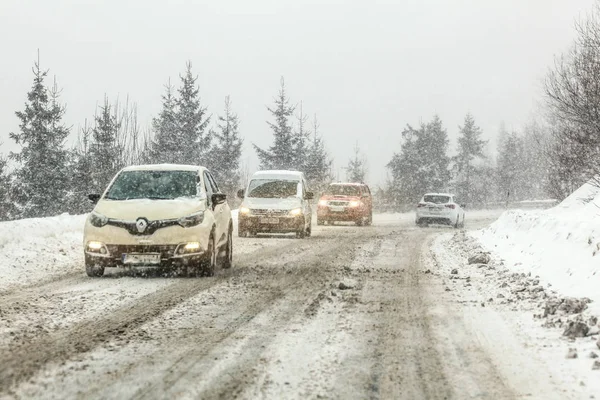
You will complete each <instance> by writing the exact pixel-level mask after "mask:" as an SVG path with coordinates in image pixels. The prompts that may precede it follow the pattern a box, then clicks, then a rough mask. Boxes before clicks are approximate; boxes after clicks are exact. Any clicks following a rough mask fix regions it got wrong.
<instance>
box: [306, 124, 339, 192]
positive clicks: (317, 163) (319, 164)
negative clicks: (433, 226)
mask: <svg viewBox="0 0 600 400" xmlns="http://www.w3.org/2000/svg"><path fill="white" fill-rule="evenodd" d="M312 133H313V139H312V143H310V146H309V148H308V156H307V159H306V167H305V169H304V172H305V174H306V179H307V180H308V182H309V184H310V185H311V188H312V189H313V190H316V191H322V190H323V189H325V187H326V186H327V185H328V184H329V183H330V182H331V180H332V176H331V163H332V160H331V158H330V157H329V153H328V152H327V150H326V149H325V143H324V142H323V137H322V136H321V135H320V134H319V122H318V121H317V116H316V115H315V117H314V120H313V132H312Z"/></svg>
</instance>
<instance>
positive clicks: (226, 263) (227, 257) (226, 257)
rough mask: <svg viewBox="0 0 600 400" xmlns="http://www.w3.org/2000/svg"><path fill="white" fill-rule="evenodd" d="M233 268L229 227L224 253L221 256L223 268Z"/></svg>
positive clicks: (230, 230) (230, 229) (231, 229)
mask: <svg viewBox="0 0 600 400" xmlns="http://www.w3.org/2000/svg"><path fill="white" fill-rule="evenodd" d="M232 266H233V227H231V226H230V227H229V233H228V234H227V243H226V244H225V252H224V254H223V268H231V267H232Z"/></svg>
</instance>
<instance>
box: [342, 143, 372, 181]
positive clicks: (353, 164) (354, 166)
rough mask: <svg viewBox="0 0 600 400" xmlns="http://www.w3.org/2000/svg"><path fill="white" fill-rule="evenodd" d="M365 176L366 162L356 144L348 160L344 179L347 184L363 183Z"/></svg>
mask: <svg viewBox="0 0 600 400" xmlns="http://www.w3.org/2000/svg"><path fill="white" fill-rule="evenodd" d="M366 175H367V161H366V160H365V157H364V156H363V154H362V153H361V151H360V147H359V146H358V143H356V145H355V146H354V155H353V156H352V158H350V160H348V166H347V167H346V179H347V180H348V182H364V181H365V178H366Z"/></svg>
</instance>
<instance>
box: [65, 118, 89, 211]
mask: <svg viewBox="0 0 600 400" xmlns="http://www.w3.org/2000/svg"><path fill="white" fill-rule="evenodd" d="M91 139H92V129H91V127H89V126H88V125H87V120H86V122H85V124H84V126H83V127H82V128H81V129H80V131H79V135H78V143H77V146H76V147H75V148H74V149H73V150H72V151H71V163H70V169H71V190H70V192H69V197H70V200H69V210H70V212H71V213H73V214H82V213H85V212H88V211H89V210H90V208H91V204H90V202H89V200H88V198H87V195H88V194H90V193H92V192H93V191H94V188H93V186H92V185H93V178H92V168H93V166H92V157H91V154H90V148H91Z"/></svg>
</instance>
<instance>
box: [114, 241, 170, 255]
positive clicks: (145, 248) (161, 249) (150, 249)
mask: <svg viewBox="0 0 600 400" xmlns="http://www.w3.org/2000/svg"><path fill="white" fill-rule="evenodd" d="M106 247H107V249H108V252H109V253H110V255H111V257H115V258H117V257H118V258H120V257H121V255H122V254H126V253H160V258H170V257H173V255H174V254H175V249H177V245H116V244H107V245H106Z"/></svg>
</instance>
